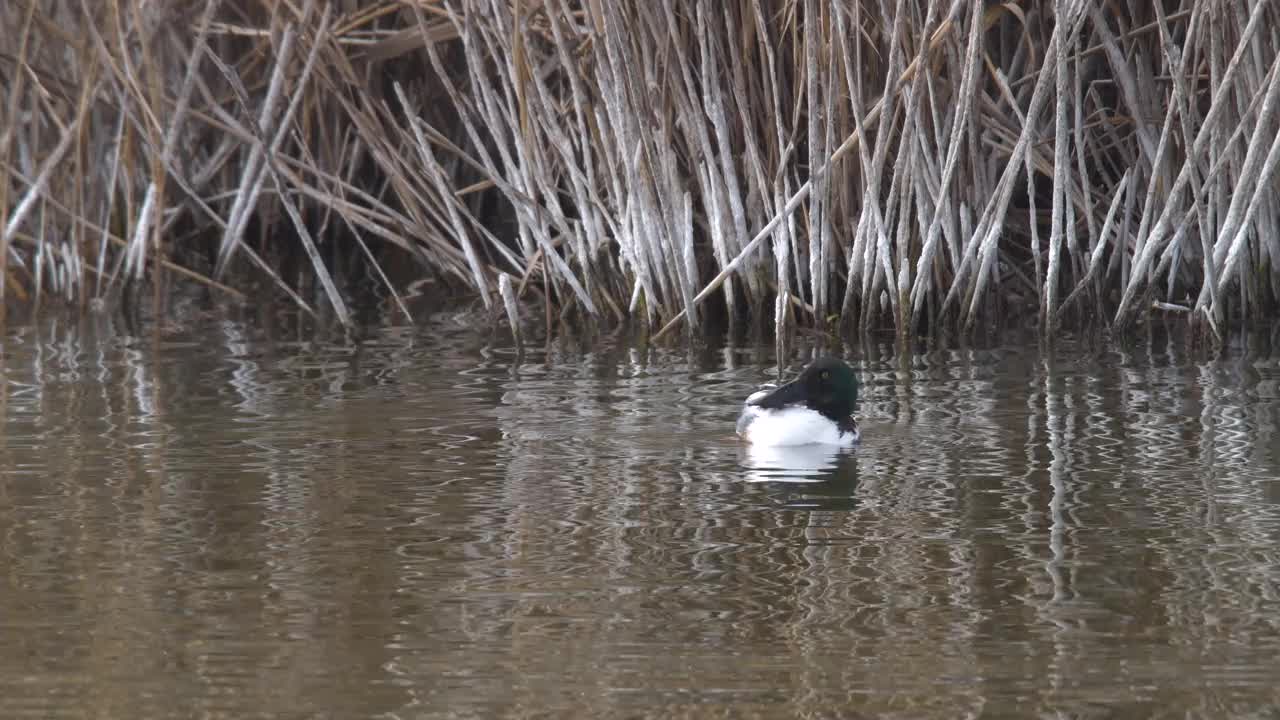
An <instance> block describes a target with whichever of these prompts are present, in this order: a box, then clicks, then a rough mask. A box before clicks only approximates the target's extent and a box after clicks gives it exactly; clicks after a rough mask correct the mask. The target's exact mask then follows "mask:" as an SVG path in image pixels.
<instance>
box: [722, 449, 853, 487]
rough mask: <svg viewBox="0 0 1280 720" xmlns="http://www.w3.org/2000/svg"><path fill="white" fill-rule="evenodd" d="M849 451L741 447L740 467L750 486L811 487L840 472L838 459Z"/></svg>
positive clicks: (850, 451) (849, 451) (850, 450)
mask: <svg viewBox="0 0 1280 720" xmlns="http://www.w3.org/2000/svg"><path fill="white" fill-rule="evenodd" d="M850 453H852V449H847V448H840V447H838V446H835V445H780V446H765V445H751V444H748V443H743V445H742V451H741V456H742V458H741V462H742V467H743V468H745V469H746V471H747V473H746V477H747V480H750V481H752V482H796V483H814V482H822V481H823V480H829V479H831V478H832V477H834V476H835V475H837V474H838V473H837V471H838V470H839V469H840V462H839V460H840V455H842V454H843V455H849V454H850Z"/></svg>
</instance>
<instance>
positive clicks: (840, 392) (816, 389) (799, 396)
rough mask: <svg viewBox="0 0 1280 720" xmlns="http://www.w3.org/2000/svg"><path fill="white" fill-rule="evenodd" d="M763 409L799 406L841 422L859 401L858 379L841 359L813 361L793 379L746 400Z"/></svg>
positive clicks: (830, 358)
mask: <svg viewBox="0 0 1280 720" xmlns="http://www.w3.org/2000/svg"><path fill="white" fill-rule="evenodd" d="M748 402H749V403H750V404H752V405H757V406H759V407H762V408H764V409H766V410H781V409H783V408H786V407H794V406H802V407H807V408H809V409H811V410H816V411H818V412H819V413H822V414H823V415H825V416H826V417H828V418H830V419H832V420H835V421H837V422H838V421H841V420H844V419H845V418H847V417H849V416H850V415H852V414H853V406H854V405H855V404H857V402H858V378H857V376H855V375H854V374H853V368H851V367H849V366H848V365H847V364H846V363H845V362H844V361H843V360H838V359H836V358H832V357H824V358H819V359H817V360H814V361H813V362H812V363H810V364H809V367H806V368H805V369H804V371H803V372H801V373H800V376H799V377H797V378H796V379H795V380H792V381H791V382H789V383H787V384H786V385H783V386H781V387H778V388H775V389H774V390H772V391H770V392H768V393H765V394H763V395H761V396H759V397H753V398H752V399H751V400H749V401H748Z"/></svg>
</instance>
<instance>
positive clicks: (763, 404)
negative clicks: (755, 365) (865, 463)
mask: <svg viewBox="0 0 1280 720" xmlns="http://www.w3.org/2000/svg"><path fill="white" fill-rule="evenodd" d="M857 402H858V378H857V376H855V375H854V372H853V368H851V367H849V365H848V364H846V363H845V362H844V361H843V360H840V359H837V358H833V357H823V358H818V359H817V360H814V361H813V362H812V363H810V364H809V366H808V367H806V368H805V369H804V370H803V371H801V373H800V375H799V376H798V377H797V378H796V379H795V380H792V381H791V382H789V383H787V384H785V385H782V386H778V387H769V386H766V387H764V388H762V389H760V390H759V391H757V392H754V393H752V394H751V395H750V396H748V397H747V399H746V402H745V403H743V405H742V413H741V414H740V415H739V416H738V426H737V429H738V436H739V437H741V438H742V439H743V440H745V441H746V442H748V443H751V444H752V445H763V446H773V447H782V446H791V445H837V446H841V447H848V446H850V445H853V444H854V443H856V442H858V441H859V440H860V439H861V437H862V436H861V433H860V432H859V430H858V422H857V420H854V418H853V406H854V405H855V404H856V403H857Z"/></svg>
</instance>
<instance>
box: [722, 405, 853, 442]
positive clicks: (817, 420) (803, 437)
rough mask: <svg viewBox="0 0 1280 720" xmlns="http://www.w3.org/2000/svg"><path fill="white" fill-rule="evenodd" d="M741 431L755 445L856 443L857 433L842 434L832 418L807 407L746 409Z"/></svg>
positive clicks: (740, 419)
mask: <svg viewBox="0 0 1280 720" xmlns="http://www.w3.org/2000/svg"><path fill="white" fill-rule="evenodd" d="M738 434H739V435H741V436H742V437H743V438H744V439H745V440H746V441H747V442H749V443H752V444H753V445H813V444H822V445H852V444H853V443H854V441H855V440H857V437H858V436H857V435H856V434H854V433H842V432H840V428H839V427H837V426H836V424H835V423H833V422H831V420H830V419H829V418H827V417H826V416H824V415H822V413H819V412H818V411H816V410H810V409H809V408H806V407H790V408H783V409H781V410H765V409H764V408H760V407H757V406H755V405H747V406H744V407H743V408H742V415H741V416H740V417H739V418H738Z"/></svg>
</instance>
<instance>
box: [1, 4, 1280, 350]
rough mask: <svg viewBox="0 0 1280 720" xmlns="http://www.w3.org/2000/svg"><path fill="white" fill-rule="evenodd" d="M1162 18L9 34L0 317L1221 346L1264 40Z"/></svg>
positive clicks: (1250, 23)
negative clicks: (226, 308)
mask: <svg viewBox="0 0 1280 720" xmlns="http://www.w3.org/2000/svg"><path fill="white" fill-rule="evenodd" d="M1176 4H1177V6H1178V7H1176V8H1174V7H1172V5H1171V4H1169V3H1155V4H1148V3H1133V2H1130V3H1119V4H1117V3H1112V4H1097V3H1091V2H1084V1H1083V0H1055V2H1052V3H1030V4H1025V3H1024V4H1014V3H1005V4H991V3H984V4H979V3H973V2H966V1H964V0H949V1H947V2H941V1H931V2H930V1H926V0H914V1H911V2H908V1H907V0H880V2H877V3H874V4H867V3H859V2H837V3H822V2H817V1H816V0H784V1H783V2H778V3H768V2H764V1H763V0H735V1H734V2H729V3H712V2H691V3H676V2H674V0H662V1H661V2H653V3H646V2H619V1H617V0H604V2H589V3H579V2H571V1H570V0H546V1H545V2H535V1H534V0H448V1H443V0H416V1H414V2H410V1H409V0H401V1H396V2H390V1H389V2H374V3H362V2H353V1H351V0H334V1H333V2H323V1H321V2H315V1H313V0H306V1H298V2H287V3H273V2H265V1H264V0H221V1H220V0H195V1H194V2H185V3H183V2H175V3H144V2H142V0H119V1H117V2H109V3H90V2H88V1H87V0H78V2H63V3H50V2H37V1H35V0H32V1H31V2H22V1H19V2H12V3H5V4H4V5H3V7H0V83H2V88H3V100H2V101H0V113H3V115H2V116H0V120H2V122H0V167H3V169H4V173H5V176H4V178H3V182H0V218H2V219H3V225H2V226H0V227H3V235H2V236H0V294H3V297H5V298H6V300H8V301H13V300H18V301H21V300H28V301H31V300H32V299H38V298H39V297H40V296H42V295H51V296H60V297H65V298H68V299H72V300H76V299H79V300H88V299H103V300H105V299H107V298H108V297H109V296H110V295H111V293H112V292H113V291H114V290H116V289H118V288H119V287H120V286H121V284H122V283H123V282H125V281H137V280H144V279H147V280H150V281H151V282H153V283H154V286H155V287H156V288H157V301H159V302H163V298H162V297H161V296H160V295H159V292H160V290H159V288H161V287H163V283H162V282H161V281H160V274H161V273H162V272H172V271H177V272H181V273H183V274H184V275H185V276H187V277H190V278H193V279H196V280H198V281H200V282H204V283H207V284H209V285H211V286H214V287H216V288H218V289H219V291H220V292H224V293H227V294H229V295H236V296H238V295H239V293H238V291H237V290H236V288H240V289H245V288H247V286H248V285H249V283H250V281H251V280H253V279H254V276H261V277H262V278H265V279H267V280H268V281H269V282H270V283H271V284H272V285H274V286H275V287H276V288H278V289H279V291H281V292H282V293H284V294H285V295H287V296H288V297H289V298H290V299H291V301H292V302H294V303H296V304H297V305H298V306H299V307H301V308H303V309H304V310H305V311H306V312H308V313H314V312H316V306H315V303H316V302H321V303H323V304H325V306H326V307H327V308H329V309H330V310H332V311H333V313H334V316H335V317H336V318H337V319H338V321H340V322H342V323H344V324H349V323H351V322H353V321H352V319H351V311H350V310H349V309H348V307H349V303H350V299H349V298H347V297H346V296H345V290H344V287H343V286H342V284H341V278H340V277H339V275H338V273H339V268H338V267H337V266H338V264H339V263H338V258H339V257H341V256H344V253H345V255H347V256H351V257H354V258H357V259H358V260H359V263H360V264H361V266H362V267H365V268H366V269H367V270H368V272H369V274H370V276H371V277H373V278H374V280H375V281H376V282H377V283H378V285H379V286H380V287H381V288H383V291H384V292H385V293H386V294H387V295H388V296H390V297H391V298H392V299H393V300H394V302H395V306H396V307H397V308H398V309H399V311H401V312H403V313H404V314H405V315H406V316H407V315H408V314H409V308H408V306H407V305H406V304H405V303H404V302H403V299H402V297H401V296H402V288H403V287H404V286H406V285H408V284H409V283H410V282H411V281H412V280H414V279H415V278H416V277H418V276H423V275H430V276H432V277H436V278H439V279H442V280H443V281H445V284H452V285H454V286H460V287H464V288H467V289H469V290H470V291H471V292H474V293H475V294H477V295H478V296H479V297H480V298H481V299H482V301H483V303H484V304H485V306H486V307H490V308H491V309H492V311H493V312H494V313H505V316H506V317H507V318H508V321H509V322H512V323H518V322H519V320H518V318H519V313H518V311H517V303H518V302H520V301H523V300H529V299H531V298H537V299H540V300H544V301H545V303H546V307H547V322H548V324H552V323H554V321H555V318H556V317H559V318H565V317H568V316H570V315H573V314H574V313H578V314H580V315H582V316H586V317H593V318H595V317H599V318H603V319H609V320H614V321H622V320H627V319H639V320H642V321H644V322H647V323H650V324H652V325H653V327H655V328H658V332H657V334H658V335H662V334H664V333H667V332H669V331H671V330H672V329H673V328H675V327H677V326H680V325H681V324H685V326H686V327H688V328H690V329H691V330H696V329H697V328H699V327H700V323H701V322H703V321H704V320H705V317H704V315H705V313H706V310H707V303H708V302H713V303H714V304H715V305H717V306H720V307H723V308H725V309H727V310H728V312H729V313H730V315H731V316H732V317H735V318H737V317H742V316H745V315H753V316H763V317H758V319H759V320H762V321H764V322H769V319H770V316H772V320H773V324H774V327H775V329H776V330H777V331H778V333H779V335H781V334H782V333H783V332H785V331H786V330H787V326H788V323H791V322H793V321H794V322H800V323H807V324H810V325H813V326H815V327H818V328H823V327H826V326H827V325H828V324H829V323H830V322H831V321H833V320H835V319H837V318H838V319H839V320H840V322H841V324H842V325H843V327H845V328H858V329H862V330H866V329H870V328H873V327H884V326H889V327H893V328H895V329H896V330H897V331H898V332H899V333H902V334H904V335H914V334H919V333H929V332H937V331H940V330H943V329H946V328H959V329H961V330H962V331H966V332H967V331H972V329H973V328H974V327H975V323H978V322H982V323H986V324H990V323H1002V322H1010V321H1014V320H1016V319H1019V318H1022V317H1028V318H1038V319H1039V323H1040V326H1041V328H1042V331H1043V332H1044V333H1045V334H1046V336H1050V337H1051V336H1052V334H1053V332H1054V330H1055V328H1056V327H1057V326H1058V324H1059V323H1061V322H1063V321H1064V320H1074V321H1076V322H1086V323H1095V324H1099V325H1106V326H1109V327H1114V328H1124V327H1126V326H1128V325H1130V324H1132V323H1133V322H1134V321H1136V320H1139V319H1141V318H1142V317H1143V316H1144V315H1146V314H1147V313H1150V312H1162V313H1164V312H1176V313H1184V314H1186V315H1187V316H1188V317H1190V318H1191V319H1193V321H1195V322H1197V323H1199V324H1201V326H1202V327H1204V328H1206V329H1207V330H1208V331H1210V332H1211V334H1212V335H1213V336H1215V337H1221V336H1222V334H1223V333H1224V332H1225V331H1226V330H1227V329H1228V328H1230V327H1233V326H1239V325H1242V324H1246V323H1249V322H1254V321H1261V320H1270V319H1271V318H1272V317H1273V316H1274V313H1275V311H1276V308H1277V304H1278V303H1277V300H1278V299H1280V270H1278V268H1280V234H1278V230H1280V228H1278V227H1277V224H1278V222H1280V206H1278V205H1277V198H1278V197H1280V194H1278V193H1277V192H1276V190H1277V181H1276V172H1275V171H1276V168H1277V164H1280V121H1278V119H1277V110H1278V109H1280V53H1278V52H1277V49H1278V46H1280V33H1277V32H1276V30H1275V28H1276V27H1280V8H1278V7H1277V6H1276V5H1275V4H1274V3H1271V2H1267V1H1266V0H1259V1H1256V2H1251V3H1227V2H1193V1H1192V0H1182V2H1180V3H1176ZM292 252H296V253H298V254H299V256H300V257H301V258H303V266H304V267H306V268H308V269H309V270H308V272H307V273H305V274H303V276H302V278H301V279H299V277H297V276H295V275H294V274H291V273H290V272H289V271H288V270H287V269H286V264H285V263H284V262H283V261H282V260H281V257H282V256H284V255H288V254H289V253H292ZM406 266H407V267H406ZM295 273H296V271H295ZM307 286H310V287H311V289H312V295H311V296H310V299H308V297H307V296H306V292H305V290H306V287H307ZM713 299H714V300H713Z"/></svg>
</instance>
